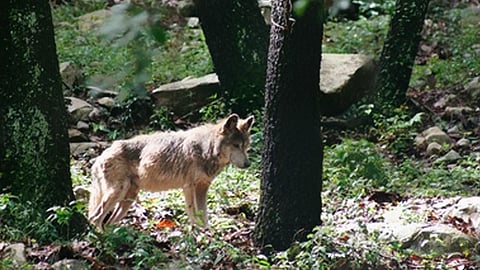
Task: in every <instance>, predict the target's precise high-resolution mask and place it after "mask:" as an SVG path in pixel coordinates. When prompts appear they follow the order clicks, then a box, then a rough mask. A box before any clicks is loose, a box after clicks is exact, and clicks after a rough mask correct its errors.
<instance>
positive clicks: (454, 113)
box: [444, 106, 473, 117]
mask: <svg viewBox="0 0 480 270" xmlns="http://www.w3.org/2000/svg"><path fill="white" fill-rule="evenodd" d="M471 112H473V109H472V108H470V107H463V106H462V107H450V106H448V107H446V108H445V111H444V114H445V115H446V116H450V117H462V116H463V115H465V114H468V113H471Z"/></svg>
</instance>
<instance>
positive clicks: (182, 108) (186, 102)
mask: <svg viewBox="0 0 480 270" xmlns="http://www.w3.org/2000/svg"><path fill="white" fill-rule="evenodd" d="M219 91H220V83H219V81H218V77H217V75H216V74H209V75H206V76H203V77H201V78H186V79H184V80H182V81H179V82H173V83H169V84H165V85H161V86H160V87H158V88H156V89H154V90H153V91H152V95H153V97H154V99H155V103H156V105H157V106H166V107H168V108H169V109H171V110H172V111H174V112H176V113H178V114H185V113H188V112H191V111H192V110H195V109H198V108H200V107H202V106H204V105H206V104H208V103H209V102H210V97H211V96H213V95H215V94H218V93H219Z"/></svg>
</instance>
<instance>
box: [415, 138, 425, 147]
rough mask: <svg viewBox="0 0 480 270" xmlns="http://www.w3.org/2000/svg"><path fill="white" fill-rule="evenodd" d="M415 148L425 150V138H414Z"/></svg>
mask: <svg viewBox="0 0 480 270" xmlns="http://www.w3.org/2000/svg"><path fill="white" fill-rule="evenodd" d="M415 146H416V147H417V148H418V149H425V147H426V146H427V140H426V139H425V137H423V136H421V135H417V136H415Z"/></svg>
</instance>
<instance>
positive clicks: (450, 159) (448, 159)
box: [437, 150, 462, 163]
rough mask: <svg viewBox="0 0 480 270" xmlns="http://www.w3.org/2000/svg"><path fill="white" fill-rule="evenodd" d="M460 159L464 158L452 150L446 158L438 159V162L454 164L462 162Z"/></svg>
mask: <svg viewBox="0 0 480 270" xmlns="http://www.w3.org/2000/svg"><path fill="white" fill-rule="evenodd" d="M460 159H462V156H460V154H459V153H457V151H455V150H450V151H448V153H446V154H445V155H444V156H442V157H440V158H439V159H437V162H447V163H452V162H455V161H457V160H460Z"/></svg>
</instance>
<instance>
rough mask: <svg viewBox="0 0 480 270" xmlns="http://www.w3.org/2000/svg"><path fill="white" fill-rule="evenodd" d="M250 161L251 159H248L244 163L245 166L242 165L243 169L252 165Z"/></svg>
mask: <svg viewBox="0 0 480 270" xmlns="http://www.w3.org/2000/svg"><path fill="white" fill-rule="evenodd" d="M250 164H251V163H250V161H249V160H246V161H245V162H244V163H243V166H242V169H246V168H248V167H250Z"/></svg>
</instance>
